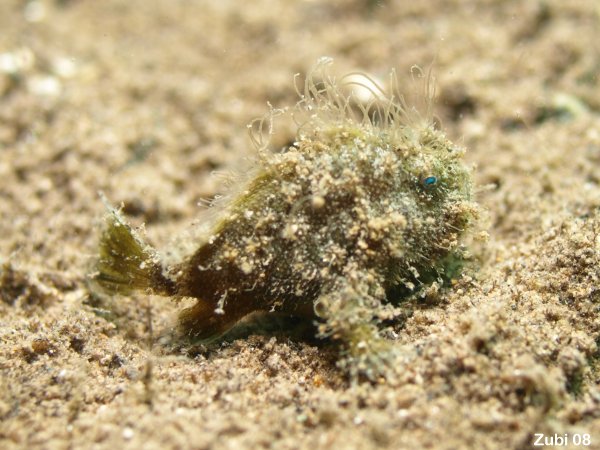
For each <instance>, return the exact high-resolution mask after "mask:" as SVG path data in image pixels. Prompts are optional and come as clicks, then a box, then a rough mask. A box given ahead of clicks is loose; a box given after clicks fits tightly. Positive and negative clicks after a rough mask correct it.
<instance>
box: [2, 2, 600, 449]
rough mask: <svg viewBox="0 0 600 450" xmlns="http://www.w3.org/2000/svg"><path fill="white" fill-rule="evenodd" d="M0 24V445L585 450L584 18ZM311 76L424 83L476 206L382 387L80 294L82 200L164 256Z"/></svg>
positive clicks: (284, 139) (574, 5)
mask: <svg viewBox="0 0 600 450" xmlns="http://www.w3.org/2000/svg"><path fill="white" fill-rule="evenodd" d="M0 29H1V30H2V33H0V236H2V238H1V240H0V447H2V448H7V449H11V448H48V449H54V448H99V449H101V448H107V449H115V448H127V449H129V448H131V449H138V448H144V449H154V448H156V449H171V448H173V449H175V448H193V449H196V448H197V449H207V448H217V449H221V448H222V449H226V448H289V449H296V448H310V449H316V448H344V449H346V448H348V449H352V448H361V449H362V448H378V447H381V448H435V449H461V448H477V449H494V448H502V449H524V448H530V447H532V446H533V445H534V443H535V441H536V440H537V439H538V436H539V434H543V435H544V438H545V439H550V438H551V437H553V436H555V435H558V436H561V437H566V442H565V443H566V444H567V445H565V446H561V448H566V447H571V448H582V447H583V445H577V444H578V443H579V442H581V443H582V444H585V443H586V442H587V441H586V440H585V439H586V436H587V437H588V438H589V442H590V445H589V446H587V447H588V448H600V349H599V347H600V236H599V234H598V233H599V232H600V213H599V207H600V170H599V169H600V78H599V75H598V74H599V73H600V7H599V6H598V3H597V2H595V1H592V0H590V1H584V0H582V1H578V2H566V1H559V0H556V1H553V0H547V1H540V2H521V1H502V2H501V1H491V0H482V1H460V0H453V1H442V0H431V1H421V2H404V1H391V0H390V1H385V0H382V1H370V0H362V1H361V0H353V1H352V0H334V1H328V2H325V1H297V2H292V1H284V0H256V1H253V2H246V3H242V2H236V1H233V0H230V1H220V2H209V1H183V0H177V1H167V0H164V1H160V0H154V1H141V0H134V1H124V0H120V1H119V0H106V1H91V0H87V1H86V0H54V1H50V0H48V1H43V0H36V1H16V0H3V1H2V3H1V5H0ZM323 55H328V56H331V57H333V58H334V59H335V62H336V70H339V72H340V73H345V72H347V71H351V70H362V71H365V72H367V73H369V74H371V75H372V76H374V77H377V78H381V79H385V77H386V74H387V73H389V70H390V69H391V68H392V67H395V68H396V70H397V72H398V73H399V74H408V73H410V70H411V67H413V66H414V65H419V66H421V67H428V66H429V65H431V64H432V63H433V62H434V72H435V76H436V80H437V82H436V84H437V91H438V97H437V103H436V113H437V116H439V120H440V122H441V123H442V126H443V128H444V129H445V130H446V132H447V134H448V135H449V136H450V137H451V138H452V139H454V140H455V141H456V142H459V143H460V144H461V145H464V146H465V147H466V148H467V149H468V154H467V159H468V162H469V163H473V164H476V166H477V169H476V171H475V175H476V183H477V185H478V186H479V187H480V189H479V193H478V195H477V199H478V201H479V203H480V204H481V205H482V207H483V208H484V209H485V210H486V211H487V214H486V216H487V217H486V219H485V223H486V224H487V225H486V227H487V231H488V233H489V236H490V238H489V242H488V243H487V245H486V246H485V247H484V248H482V249H478V250H477V252H478V259H479V260H480V263H479V267H478V269H477V270H476V271H474V272H473V273H470V274H469V275H468V276H464V277H463V278H461V279H460V280H458V282H457V283H456V284H455V286H453V287H452V288H450V289H447V290H446V291H444V292H443V295H442V298H441V299H440V301H438V302H436V303H435V304H428V303H423V304H422V305H419V304H417V305H415V307H414V311H412V314H411V316H410V317H409V318H408V319H407V320H406V323H405V325H404V327H403V329H402V333H400V335H399V337H398V345H399V346H401V348H402V349H403V357H402V358H401V360H400V361H399V362H398V364H399V367H398V373H399V374H400V376H399V379H398V380H395V382H394V383H386V382H382V383H381V384H371V383H360V384H352V383H350V382H349V381H348V380H347V379H346V378H345V377H344V376H343V373H341V372H340V370H339V369H338V368H337V367H336V365H335V361H336V354H337V353H336V349H335V347H333V346H331V345H326V344H321V343H319V342H312V341H308V342H307V341H305V340H301V339H292V338H290V337H289V336H285V335H279V334H276V335H269V334H267V335H250V336H248V337H245V338H242V339H238V340H234V341H232V342H226V343H223V344H222V345H220V346H218V347H217V348H214V349H212V350H210V351H204V350H198V351H191V350H190V349H187V350H186V351H180V350H174V349H173V347H170V346H165V345H162V344H161V341H160V339H157V338H154V339H153V337H156V336H160V335H161V333H162V332H164V331H165V330H168V329H169V327H171V325H172V321H173V317H174V315H175V314H176V311H177V310H178V309H179V306H177V305H174V304H173V303H172V302H170V301H169V300H167V299H161V298H158V297H155V298H150V299H148V298H147V297H144V296H136V297H131V298H129V297H126V298H119V299H113V300H112V301H111V302H109V303H107V302H102V301H101V300H99V299H97V298H95V297H94V296H92V295H90V293H89V292H88V290H87V289H86V283H85V276H86V273H88V271H89V267H90V259H91V258H93V257H94V255H95V254H96V245H97V239H98V227H99V223H100V219H101V217H102V215H103V214H104V206H103V204H102V201H101V200H100V198H99V196H98V192H99V191H102V192H104V193H105V195H106V196H107V197H108V198H109V199H110V200H111V201H113V202H115V203H118V202H123V205H124V207H123V211H124V214H125V215H126V216H127V217H128V219H130V220H131V222H132V223H133V224H135V225H141V224H142V223H144V224H146V229H147V237H148V239H149V240H150V241H151V242H153V243H154V244H156V245H157V247H159V248H165V246H166V245H167V244H168V243H169V242H170V241H171V240H172V239H173V237H174V236H176V235H177V234H179V233H180V232H182V231H183V230H185V229H186V228H188V227H189V226H190V224H191V223H192V222H194V221H197V220H198V221H201V220H202V216H203V214H206V209H205V208H201V207H199V206H198V203H199V202H202V200H203V199H206V198H211V197H213V196H215V195H217V194H219V193H222V190H223V183H222V182H221V180H220V177H219V176H217V175H215V172H225V173H226V172H230V171H233V172H235V171H236V170H243V167H244V164H247V160H248V158H250V157H251V156H252V153H253V151H254V150H253V147H252V146H251V144H250V140H249V138H248V135H247V131H246V124H247V123H248V122H250V121H251V120H252V119H254V118H255V117H259V116H261V115H263V114H264V113H265V111H266V110H267V105H266V102H267V101H269V102H270V103H271V104H272V105H273V107H276V108H277V107H285V106H290V105H293V104H294V103H295V102H296V101H297V97H296V93H295V90H294V86H293V76H294V74H295V73H301V74H303V73H306V71H307V70H309V69H310V67H311V66H312V65H313V64H314V62H315V61H316V60H317V59H318V58H319V57H321V56H323ZM293 138H294V129H293V127H292V126H291V125H289V124H282V125H281V126H280V127H279V128H277V129H276V132H275V134H274V136H273V139H272V146H273V148H278V147H281V146H283V145H285V144H287V143H289V142H290V141H292V140H293ZM149 311H150V312H151V315H149ZM546 442H549V441H546ZM563 442H564V441H563ZM555 443H556V442H555ZM558 443H560V442H558Z"/></svg>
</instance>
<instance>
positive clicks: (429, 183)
mask: <svg viewBox="0 0 600 450" xmlns="http://www.w3.org/2000/svg"><path fill="white" fill-rule="evenodd" d="M437 181H438V179H437V177H434V176H433V175H429V176H427V177H425V178H423V179H422V180H421V184H422V185H423V186H425V187H426V188H430V187H433V186H435V185H436V184H437Z"/></svg>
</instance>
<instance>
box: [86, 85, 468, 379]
mask: <svg viewBox="0 0 600 450" xmlns="http://www.w3.org/2000/svg"><path fill="white" fill-rule="evenodd" d="M313 87H314V86H313ZM337 89H338V88H337V86H336V85H335V83H334V82H333V81H332V80H331V79H329V84H327V83H326V85H325V87H324V90H323V91H311V92H310V94H311V95H313V97H317V100H311V101H310V105H311V107H310V108H307V109H311V110H316V111H318V113H317V115H316V116H314V117H313V119H312V121H310V122H309V123H308V126H306V124H305V126H304V127H303V129H302V132H299V135H298V136H297V139H298V140H297V142H296V143H294V145H292V146H290V147H289V148H287V149H285V150H284V151H283V152H281V153H276V154H268V153H261V162H260V165H259V167H258V168H257V170H256V172H255V174H254V176H253V177H252V178H251V179H250V180H249V181H248V183H247V185H246V186H245V189H243V190H242V191H241V193H239V194H238V195H237V196H235V197H233V198H232V199H231V201H230V202H229V203H228V204H227V205H225V206H224V207H223V211H222V212H221V214H220V216H219V217H220V219H219V220H217V221H216V222H215V225H214V226H213V228H212V230H211V232H210V233H209V234H208V236H205V238H204V239H201V240H200V241H199V243H198V246H197V248H196V249H195V251H193V252H192V253H191V254H190V255H188V256H185V257H182V259H181V261H180V262H178V263H176V264H173V265H170V266H168V267H165V264H164V263H162V262H161V259H160V256H159V255H158V254H157V253H156V252H155V251H154V250H153V249H151V248H150V247H148V246H147V245H145V244H144V243H143V242H142V241H141V239H140V238H139V237H138V236H137V234H136V233H135V232H134V231H133V230H132V229H131V228H130V227H129V226H128V225H126V223H125V222H124V221H123V220H122V219H121V218H120V216H119V215H118V213H117V212H116V211H114V210H111V212H110V213H109V215H108V217H107V221H106V223H107V225H106V227H105V229H104V232H103V235H102V238H101V244H100V258H99V260H98V263H97V266H96V272H95V273H94V274H93V279H94V282H95V283H96V284H97V285H98V286H99V287H101V288H103V289H104V290H105V291H108V292H113V293H121V294H123V293H128V292H131V291H133V290H137V289H143V288H146V289H147V290H149V291H150V292H152V293H155V294H162V295H168V296H174V297H178V298H181V297H192V298H194V299H196V303H195V304H194V306H192V307H190V308H187V309H184V310H183V311H181V313H180V316H179V323H178V326H179V329H180V331H181V332H182V333H183V334H184V335H186V336H189V337H191V338H194V339H198V340H206V339H210V338H213V337H215V336H219V335H222V334H223V333H224V332H226V331H227V330H229V329H230V328H231V327H232V326H233V325H234V324H235V323H237V322H238V321H239V320H240V319H242V318H243V317H245V316H246V315H248V314H250V313H252V312H256V311H264V312H279V313H283V314H288V315H294V316H299V317H304V318H307V319H312V320H315V319H317V320H319V323H320V325H319V333H320V334H321V335H322V336H331V337H333V338H335V339H338V340H339V341H341V343H342V344H343V349H344V350H343V356H342V358H341V359H340V365H341V366H343V367H344V368H346V369H347V371H348V372H349V373H350V374H351V375H353V376H356V375H365V376H367V377H369V378H372V379H376V378H377V377H379V376H381V375H382V374H384V373H385V368H386V367H387V366H388V365H389V364H392V361H393V356H392V355H393V353H394V352H393V345H392V343H391V341H389V340H387V339H386V338H384V337H383V333H382V331H381V328H382V327H381V325H382V323H383V321H386V320H389V319H393V317H394V308H393V307H392V306H391V305H390V304H389V302H388V301H387V299H386V292H387V291H389V289H390V288H394V287H396V286H406V287H409V288H412V287H413V284H414V282H415V280H417V281H418V280H419V277H420V276H421V275H423V274H428V273H431V272H432V271H435V272H436V273H443V272H444V262H445V261H447V260H448V257H449V256H452V255H454V254H456V255H460V253H461V251H462V250H461V244H460V241H461V235H462V234H463V233H464V231H465V230H466V229H467V228H468V227H469V224H470V222H472V221H473V220H474V218H475V216H476V214H477V208H476V206H475V204H474V203H472V202H471V200H470V199H471V179H470V172H469V170H468V169H467V168H465V166H464V165H463V164H462V162H461V158H462V155H463V153H464V152H463V150H462V149H460V148H458V147H456V146H454V145H453V144H452V143H451V142H449V141H448V140H447V139H446V138H445V137H444V135H443V134H442V133H441V132H439V131H437V130H435V129H434V128H433V127H432V126H430V125H428V124H422V125H420V126H415V125H414V124H413V125H408V124H404V125H403V124H401V123H397V121H396V122H395V121H394V120H390V121H389V123H388V124H387V125H386V126H379V125H377V123H374V122H373V121H372V120H370V119H365V120H362V121H358V120H356V119H354V118H353V117H351V116H349V115H348V114H347V111H346V109H345V108H344V107H341V108H338V107H337V106H336V108H333V109H331V108H329V109H328V102H329V103H330V102H331V98H332V97H331V92H332V90H333V92H334V94H335V95H336V96H340V97H335V98H337V99H339V98H341V93H340V91H339V90H337ZM325 90H328V92H327V94H328V96H324V95H322V94H323V92H325ZM315 92H316V94H315ZM319 95H321V97H318V96H319ZM343 105H345V106H347V103H344V104H343ZM398 108H399V107H398ZM332 110H333V111H336V112H337V113H339V114H338V115H337V117H336V116H335V115H332V114H331V111H332ZM322 111H325V113H323V114H320V112H322ZM393 112H394V111H392V112H391V113H393ZM391 113H390V111H389V110H387V112H386V114H388V118H389V114H391ZM397 117H398V116H394V117H392V118H396V119H397ZM397 120H399V119H397ZM128 267H129V268H128ZM384 376H385V375H384Z"/></svg>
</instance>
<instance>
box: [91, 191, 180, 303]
mask: <svg viewBox="0 0 600 450" xmlns="http://www.w3.org/2000/svg"><path fill="white" fill-rule="evenodd" d="M105 203H106V201H105ZM107 207H108V213H107V215H106V217H105V224H104V229H103V231H102V235H101V237H100V244H99V258H98V259H97V261H96V265H95V271H94V273H92V274H91V276H90V278H91V281H92V283H93V285H95V286H97V287H98V288H99V289H100V290H102V291H105V292H107V293H111V294H130V293H132V292H134V291H147V292H149V293H152V294H157V295H171V294H172V293H173V282H172V281H171V280H169V279H167V278H166V277H165V276H164V275H163V273H162V265H161V263H160V258H159V256H158V253H157V252H156V251H155V250H154V249H153V248H152V247H150V246H149V245H148V244H146V243H145V242H144V241H143V240H142V239H141V238H140V236H139V235H138V234H137V233H136V232H135V230H133V229H132V228H131V227H130V226H129V225H128V224H127V223H126V222H125V221H124V220H123V218H122V217H121V215H120V214H119V212H118V211H117V210H115V209H114V208H112V207H111V206H110V205H108V203H107Z"/></svg>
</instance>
